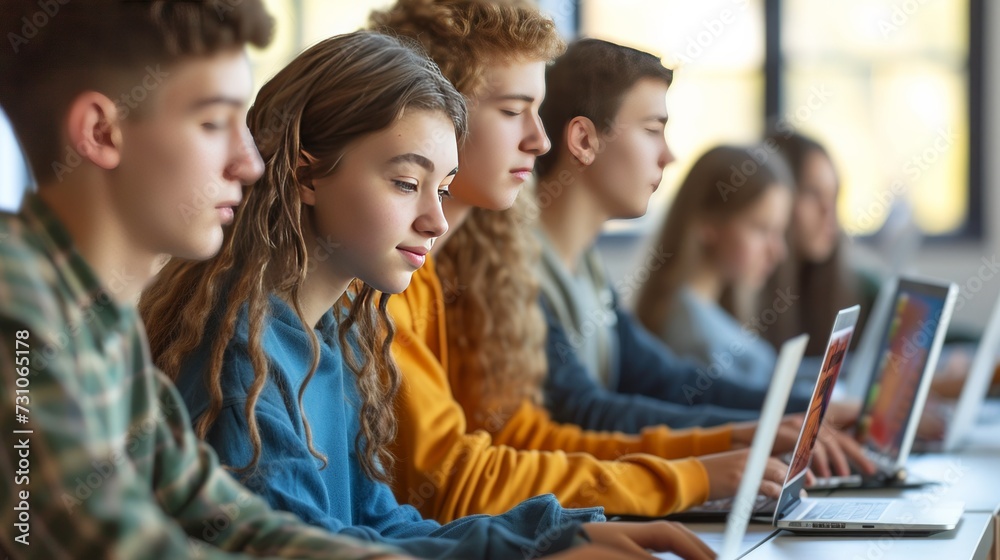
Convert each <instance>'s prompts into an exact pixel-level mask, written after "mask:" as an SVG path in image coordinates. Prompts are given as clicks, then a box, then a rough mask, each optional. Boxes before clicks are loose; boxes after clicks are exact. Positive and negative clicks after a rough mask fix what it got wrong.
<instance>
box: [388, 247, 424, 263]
mask: <svg viewBox="0 0 1000 560" xmlns="http://www.w3.org/2000/svg"><path fill="white" fill-rule="evenodd" d="M396 250H397V251H399V253H400V254H401V255H402V256H403V259H405V260H406V262H408V263H410V265H411V266H413V267H414V268H420V267H421V266H423V265H424V261H426V260H427V252H428V249H427V248H426V247H396Z"/></svg>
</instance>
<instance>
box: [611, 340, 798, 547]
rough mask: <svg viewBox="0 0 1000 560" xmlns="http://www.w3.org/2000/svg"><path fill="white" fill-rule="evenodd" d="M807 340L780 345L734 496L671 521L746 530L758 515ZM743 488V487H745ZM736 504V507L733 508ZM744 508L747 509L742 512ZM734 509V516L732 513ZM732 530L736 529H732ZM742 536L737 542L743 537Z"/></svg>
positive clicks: (677, 515) (635, 517)
mask: <svg viewBox="0 0 1000 560" xmlns="http://www.w3.org/2000/svg"><path fill="white" fill-rule="evenodd" d="M808 342H809V335H807V334H800V335H799V336H796V337H794V338H790V339H788V340H787V341H785V343H784V344H782V345H781V350H780V351H779V352H778V359H777V360H776V361H775V364H774V373H773V374H772V375H771V381H770V386H769V388H768V390H767V395H766V396H765V397H764V404H763V406H762V407H761V412H760V417H759V418H758V420H757V429H756V431H754V436H753V441H752V442H751V444H750V451H749V453H748V455H747V462H746V465H745V467H744V473H743V478H742V479H741V480H740V485H739V488H738V489H737V492H736V496H734V497H733V498H725V499H721V500H713V501H711V502H706V503H705V504H703V505H701V506H696V507H693V508H689V509H687V510H685V511H682V512H678V513H674V514H671V515H668V516H666V519H669V520H671V521H689V522H691V521H708V522H716V521H722V520H723V519H726V520H727V527H728V525H729V524H730V523H734V524H737V527H738V524H739V523H742V524H743V529H742V531H743V532H746V524H747V523H748V522H749V520H750V518H751V514H754V515H761V514H760V513H759V512H758V510H759V509H760V506H761V505H762V504H766V502H767V498H765V497H764V496H758V495H757V490H758V489H759V488H760V482H761V480H763V478H764V467H765V466H766V465H767V458H768V457H769V456H770V455H771V447H772V446H773V445H774V438H775V435H776V434H777V433H778V426H779V425H780V424H781V418H782V417H783V416H784V414H785V406H786V405H787V404H788V396H789V395H790V394H791V392H792V384H793V383H794V381H795V375H796V373H798V369H799V364H800V363H801V362H802V355H803V354H805V351H806V345H807V344H808ZM744 487H745V488H744ZM775 503H777V501H775V500H773V499H772V500H771V509H769V510H767V511H766V515H767V518H768V519H770V516H771V513H772V512H773V511H774V504H775ZM734 505H735V506H737V507H734ZM744 508H746V509H747V510H748V511H747V512H746V513H745V515H744V514H743V513H739V512H742V511H743V510H744ZM734 512H736V515H733V513H734ZM649 519H651V518H649V517H641V516H629V515H622V516H616V517H615V518H614V520H626V521H632V520H643V521H646V520H649ZM732 530H733V531H734V532H736V531H737V528H736V527H734V528H733V529H732ZM742 538H743V537H742V535H741V536H740V538H739V539H737V542H738V541H739V540H740V539H742Z"/></svg>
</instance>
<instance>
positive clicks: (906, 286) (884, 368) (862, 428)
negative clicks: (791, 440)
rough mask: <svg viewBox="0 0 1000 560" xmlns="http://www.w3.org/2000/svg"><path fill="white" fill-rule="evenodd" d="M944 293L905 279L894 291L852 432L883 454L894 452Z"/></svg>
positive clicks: (892, 455)
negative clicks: (873, 368)
mask: <svg viewBox="0 0 1000 560" xmlns="http://www.w3.org/2000/svg"><path fill="white" fill-rule="evenodd" d="M947 296H948V291H947V289H946V288H944V289H942V288H938V287H937V286H928V285H926V284H922V283H917V282H907V281H902V282H900V284H899V287H898V289H897V291H896V298H895V301H894V302H893V307H892V315H891V316H890V318H889V321H888V323H887V324H886V327H885V332H884V334H883V335H882V341H881V345H880V346H879V350H878V354H877V355H876V356H877V357H876V362H875V371H874V372H873V374H872V376H871V379H870V381H869V384H868V390H867V391H866V392H865V395H864V402H863V406H862V410H861V414H860V415H859V417H858V424H857V431H856V432H855V434H856V437H857V440H858V442H859V443H861V444H862V446H863V447H865V448H867V449H869V450H870V451H872V452H874V453H875V454H876V455H880V456H882V457H884V458H885V459H887V460H890V461H891V460H895V458H896V457H898V456H899V453H900V446H901V444H902V441H903V436H904V435H905V433H906V427H907V425H908V423H909V420H910V415H911V414H912V413H913V408H914V406H913V405H914V404H915V402H916V397H917V390H918V388H919V387H920V380H921V376H922V375H923V373H924V370H925V368H926V367H927V360H928V357H929V355H930V352H931V347H932V345H933V342H934V336H935V333H936V331H937V327H938V324H939V322H940V320H941V314H942V312H943V310H944V306H945V301H946V300H947Z"/></svg>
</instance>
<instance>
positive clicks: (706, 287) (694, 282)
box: [687, 260, 722, 302]
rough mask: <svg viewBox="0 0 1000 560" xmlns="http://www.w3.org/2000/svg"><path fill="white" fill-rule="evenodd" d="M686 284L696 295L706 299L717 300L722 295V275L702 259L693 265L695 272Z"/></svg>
mask: <svg viewBox="0 0 1000 560" xmlns="http://www.w3.org/2000/svg"><path fill="white" fill-rule="evenodd" d="M687 286H688V287H689V288H691V291H693V292H694V293H695V294H696V295H698V296H699V297H701V298H703V299H705V300H707V301H711V302H718V301H719V297H720V296H722V277H721V276H720V275H719V273H718V272H717V271H715V270H713V269H712V267H710V266H708V263H706V262H705V261H704V260H702V261H701V262H699V263H698V266H696V267H695V272H694V274H693V275H692V276H691V279H690V280H688V283H687Z"/></svg>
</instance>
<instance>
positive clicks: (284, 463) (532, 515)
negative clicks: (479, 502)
mask: <svg viewBox="0 0 1000 560" xmlns="http://www.w3.org/2000/svg"><path fill="white" fill-rule="evenodd" d="M257 422H258V426H259V428H260V434H261V446H262V452H261V458H260V461H259V463H258V468H257V470H256V471H254V473H253V474H252V475H251V476H250V477H249V479H248V480H247V486H248V487H249V488H250V489H252V490H253V491H254V492H256V493H258V494H260V495H261V496H262V497H263V498H264V499H265V500H266V501H267V502H268V503H269V504H270V505H271V506H272V507H274V508H275V509H279V510H283V511H288V512H291V513H294V514H296V515H297V516H298V517H300V518H301V519H302V520H303V521H305V522H306V523H308V524H310V525H315V526H319V527H322V528H324V529H326V530H328V531H332V532H335V533H340V534H342V535H347V536H350V537H353V538H356V539H359V540H364V541H372V542H380V543H384V544H389V545H392V546H396V547H398V548H400V549H402V550H404V551H406V552H408V553H410V554H413V555H415V556H418V557H420V558H506V557H513V556H516V555H519V554H521V553H522V551H535V550H539V549H540V547H541V545H542V544H543V543H542V539H541V537H540V536H539V535H542V534H543V533H545V532H546V531H552V530H553V529H554V528H558V529H560V530H559V531H556V532H557V533H558V534H554V535H553V537H554V540H552V541H551V542H549V543H548V544H547V546H548V547H549V548H548V550H551V551H560V550H565V549H567V548H570V547H571V546H572V545H573V544H574V542H573V538H574V535H575V534H576V533H577V532H578V531H579V529H580V521H579V520H576V519H572V518H571V517H569V516H565V515H562V508H560V507H559V504H558V503H556V502H555V500H553V499H551V498H550V499H549V500H547V501H546V500H544V499H543V498H542V499H537V500H536V501H535V502H534V503H527V504H522V505H521V506H518V508H515V510H514V511H512V512H509V513H508V514H506V515H505V516H504V517H502V518H492V517H486V516H477V517H472V518H465V519H460V520H458V521H455V522H453V523H451V524H449V525H446V526H441V525H439V524H438V523H436V522H434V521H430V520H425V519H423V518H422V517H421V516H420V514H419V513H418V512H417V511H416V510H415V509H413V508H412V507H410V506H401V505H399V504H398V503H397V502H396V499H395V497H393V495H392V492H391V491H390V490H389V488H388V487H387V486H385V485H383V484H381V483H378V482H375V481H373V480H371V479H368V478H364V479H363V480H353V481H351V482H345V485H347V484H350V486H351V494H350V495H346V496H337V495H335V494H334V493H331V492H330V490H329V488H328V487H327V485H326V483H325V481H324V478H323V476H321V474H320V471H319V463H318V461H317V460H316V459H315V458H314V457H313V456H312V454H310V453H309V449H308V447H307V445H306V442H305V440H304V439H303V438H302V437H301V435H300V434H299V433H297V432H296V430H295V428H294V423H293V421H292V419H291V418H289V415H288V411H287V410H285V409H279V408H278V407H275V406H273V404H272V403H271V402H270V401H267V400H264V399H261V400H260V401H258V406H257ZM248 433H249V427H248V425H247V423H246V418H245V417H244V414H243V403H237V404H235V405H231V406H227V407H226V408H225V409H224V410H223V411H222V414H221V415H220V417H219V420H218V421H217V422H216V424H215V425H214V426H213V428H212V430H211V432H210V433H209V437H208V441H209V442H210V443H211V444H212V446H213V447H215V448H216V449H218V451H219V457H220V458H221V460H222V461H223V462H224V463H225V464H229V465H245V464H247V463H248V462H249V460H250V457H251V449H250V447H249V445H248V440H247V434H248ZM352 443H353V441H352ZM328 458H329V459H330V460H331V461H330V463H329V464H328V465H327V467H326V468H327V469H339V470H342V471H343V472H342V473H340V474H342V476H343V477H344V478H345V479H350V478H352V477H357V476H362V477H363V476H364V474H363V473H360V472H353V473H352V472H348V466H347V464H345V460H344V459H342V458H339V457H335V456H333V455H329V456H328ZM338 476H339V475H338ZM337 500H345V501H350V502H352V503H348V504H346V507H348V508H350V510H352V512H353V515H354V516H355V517H354V520H353V523H351V518H350V517H347V519H346V521H347V522H345V519H344V518H339V517H338V516H337V515H336V514H335V513H334V512H335V511H336V509H337V506H336V505H334V504H333V502H336V501H337ZM352 512H345V513H343V514H342V515H344V516H351V515H352ZM585 519H586V520H587V521H589V520H590V519H591V517H586V518H585Z"/></svg>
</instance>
